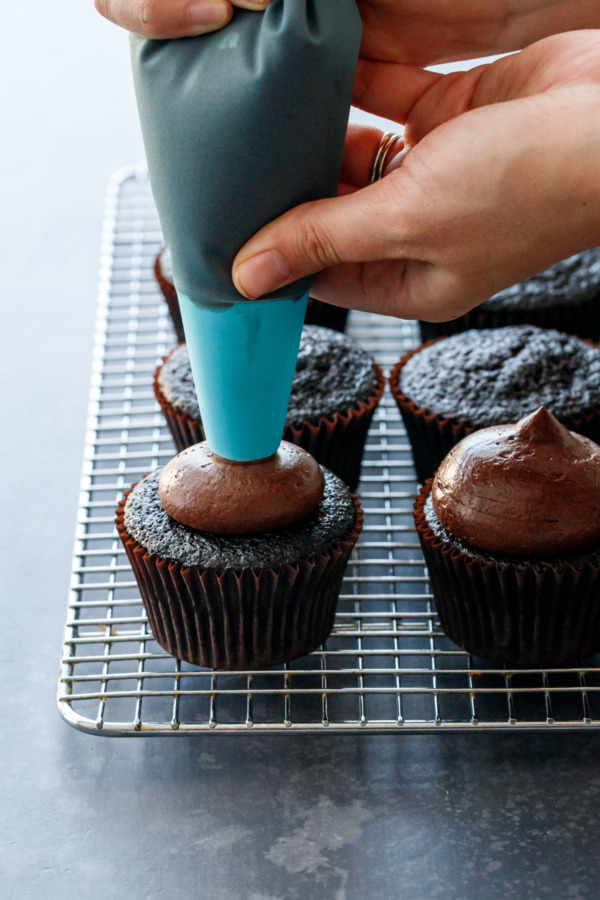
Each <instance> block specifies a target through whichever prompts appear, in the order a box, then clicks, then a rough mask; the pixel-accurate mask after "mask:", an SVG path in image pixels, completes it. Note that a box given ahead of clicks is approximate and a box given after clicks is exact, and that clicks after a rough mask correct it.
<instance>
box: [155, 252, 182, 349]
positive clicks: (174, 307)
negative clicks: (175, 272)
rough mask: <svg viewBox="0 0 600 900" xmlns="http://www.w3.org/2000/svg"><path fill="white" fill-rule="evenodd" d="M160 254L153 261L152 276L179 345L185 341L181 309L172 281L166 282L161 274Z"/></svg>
mask: <svg viewBox="0 0 600 900" xmlns="http://www.w3.org/2000/svg"><path fill="white" fill-rule="evenodd" d="M160 257H161V254H160V253H159V254H158V256H157V257H156V259H155V260H154V275H155V277H156V280H157V281H158V284H159V286H160V289H161V291H162V294H163V297H164V298H165V300H166V301H167V306H168V307H169V313H170V315H171V321H172V322H173V328H174V329H175V334H176V335H177V340H178V341H179V343H180V344H181V343H182V341H184V340H185V335H184V333H183V321H182V319H181V309H180V308H179V298H178V297H177V291H176V290H175V285H174V284H173V282H172V281H168V280H167V279H166V278H165V276H164V275H163V272H162V267H161V264H160Z"/></svg>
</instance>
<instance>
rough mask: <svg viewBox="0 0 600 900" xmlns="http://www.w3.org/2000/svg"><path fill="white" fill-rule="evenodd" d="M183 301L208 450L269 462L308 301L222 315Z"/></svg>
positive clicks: (236, 307)
mask: <svg viewBox="0 0 600 900" xmlns="http://www.w3.org/2000/svg"><path fill="white" fill-rule="evenodd" d="M178 296H179V304H180V307H181V316H182V319H183V329H184V332H185V336H186V341H187V345H188V350H189V355H190V363H191V366H192V375H193V377H194V384H195V386H196V393H197V395H198V403H199V406H200V415H201V417H202V424H203V427H204V432H205V434H206V440H207V441H208V444H209V446H210V447H211V449H212V450H214V452H215V453H218V454H219V456H222V457H224V458H225V459H233V460H237V461H240V462H242V461H243V462H246V461H250V460H254V459H264V458H265V457H267V456H271V454H273V453H275V452H276V450H277V448H278V447H279V444H280V442H281V437H282V435H283V429H284V427H285V420H286V414H287V408H288V404H289V400H290V392H291V389H292V382H293V380H294V372H295V370H296V361H297V359H298V348H299V346H300V337H301V334H302V325H303V324H304V317H305V314H306V305H307V302H308V294H306V295H305V296H304V297H303V298H302V299H301V300H259V301H246V302H243V301H242V302H240V303H234V304H233V305H232V306H228V307H223V308H220V307H205V306H200V305H199V304H197V303H194V302H193V301H192V300H190V299H189V297H187V296H186V295H185V294H182V293H178Z"/></svg>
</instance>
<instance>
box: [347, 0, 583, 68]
mask: <svg viewBox="0 0 600 900" xmlns="http://www.w3.org/2000/svg"><path fill="white" fill-rule="evenodd" d="M357 3H358V7H359V9H360V14H361V17H362V20H363V42H362V47H361V57H362V58H364V59H371V60H380V61H387V62H396V63H403V64H407V65H413V66H432V65H435V64H436V63H441V62H449V61H451V60H460V59H474V58H476V57H480V56H490V55H495V54H498V53H506V52H508V51H510V50H521V49H523V47H526V46H527V45H528V44H532V43H533V42H534V41H537V40H540V39H541V38H544V37H548V36H550V35H553V34H559V33H560V32H563V31H573V30H574V29H576V28H600V4H598V3H597V2H596V0H357Z"/></svg>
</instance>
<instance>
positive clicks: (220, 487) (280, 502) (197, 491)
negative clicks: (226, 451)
mask: <svg viewBox="0 0 600 900" xmlns="http://www.w3.org/2000/svg"><path fill="white" fill-rule="evenodd" d="M324 488H325V478H324V476H323V472H322V470H321V467H320V466H319V464H318V463H317V461H316V460H315V459H314V458H313V457H312V456H311V455H310V453H307V451H306V450H303V449H302V448H301V447H297V446H295V445H294V444H289V443H287V442H286V441H282V442H281V444H280V445H279V449H278V450H277V453H274V454H273V455H272V456H270V457H267V458H266V459H259V460H255V461H253V462H248V463H243V462H234V461H232V460H227V459H223V458H222V457H220V456H218V455H217V454H216V453H215V452H214V451H213V450H211V448H210V447H209V446H208V444H207V443H206V441H204V442H203V443H202V444H194V445H193V446H192V447H188V448H187V450H183V451H182V452H181V453H179V454H178V455H177V456H176V457H175V458H174V459H172V460H171V461H170V462H168V463H167V465H166V466H165V467H164V469H163V470H162V473H161V476H160V480H159V485H158V493H159V496H160V501H161V504H162V507H163V509H164V510H165V512H166V513H167V514H168V515H169V516H171V518H173V519H175V520H176V521H177V522H179V523H180V524H181V525H187V526H188V527H189V528H194V529H196V530H198V531H209V532H212V533H214V534H256V533H258V532H266V531H273V530H275V529H278V528H285V527H286V526H288V525H292V524H294V523H296V522H300V521H302V519H304V518H306V516H308V515H309V514H310V513H312V512H313V511H314V510H315V509H316V507H317V506H318V505H319V503H320V501H321V498H322V497H323V490H324Z"/></svg>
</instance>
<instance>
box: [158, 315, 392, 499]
mask: <svg viewBox="0 0 600 900" xmlns="http://www.w3.org/2000/svg"><path fill="white" fill-rule="evenodd" d="M383 388H384V377H383V373H382V371H381V369H380V368H379V366H378V365H377V364H376V363H375V362H374V360H373V358H372V357H371V356H370V355H369V354H368V353H367V352H366V351H365V350H363V349H362V347H360V346H359V345H358V344H357V343H356V342H355V341H353V340H351V338H348V337H346V336H345V335H343V334H339V333H338V332H335V331H332V330H331V329H329V328H319V327H317V326H312V325H305V326H304V329H303V331H302V338H301V341H300V350H299V353H298V363H297V365H296V372H295V375H294V382H293V385H292V392H291V396H290V404H289V407H288V413H287V422H286V427H285V431H284V433H283V440H285V441H289V442H290V443H292V444H297V445H298V446H300V447H303V448H304V449H305V450H308V451H309V453H311V454H312V455H313V456H314V457H315V459H316V460H317V461H318V462H320V463H321V464H322V465H324V466H326V467H327V468H328V469H331V471H332V472H335V473H336V475H339V477H340V478H341V479H342V480H343V481H344V482H345V483H346V484H347V485H349V487H350V488H351V489H352V490H354V489H355V488H356V485H357V484H358V479H359V477H360V466H361V461H362V455H363V450H364V445H365V441H366V438H367V432H368V430H369V426H370V424H371V421H372V418H373V414H374V412H375V409H376V408H377V406H378V404H379V401H380V400H381V396H382V394H383ZM154 390H155V394H156V397H157V399H158V402H159V403H160V406H161V409H162V411H163V413H164V416H165V418H166V420H167V423H168V425H169V429H170V431H171V434H172V435H173V440H174V442H175V446H176V447H177V449H178V450H183V449H185V448H186V447H189V446H191V445H192V444H197V443H199V442H200V441H202V440H204V431H203V428H202V421H201V418H200V410H199V407H198V400H197V398H196V391H195V389H194V383H193V379H192V370H191V367H190V361H189V356H188V351H187V347H186V345H185V344H182V345H181V346H180V347H177V348H176V349H175V350H173V351H172V353H170V354H169V356H168V357H167V358H166V359H165V361H164V363H163V364H162V365H161V366H159V367H158V369H157V370H156V373H155V378H154Z"/></svg>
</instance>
